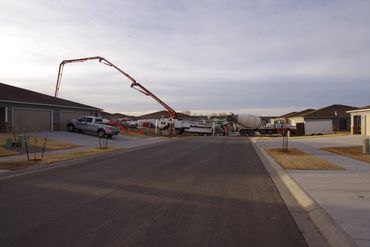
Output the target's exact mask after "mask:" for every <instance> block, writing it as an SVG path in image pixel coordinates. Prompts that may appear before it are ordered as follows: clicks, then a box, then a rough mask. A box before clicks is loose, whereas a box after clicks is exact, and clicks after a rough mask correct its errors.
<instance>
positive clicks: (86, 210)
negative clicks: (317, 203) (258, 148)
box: [0, 137, 307, 247]
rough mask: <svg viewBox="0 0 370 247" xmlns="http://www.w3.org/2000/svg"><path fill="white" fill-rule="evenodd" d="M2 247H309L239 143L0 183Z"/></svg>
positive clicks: (136, 155) (187, 142)
mask: <svg viewBox="0 0 370 247" xmlns="http://www.w3.org/2000/svg"><path fill="white" fill-rule="evenodd" d="M0 246H53V247H54V246H153V247H165V246H171V247H177V246H189V247H190V246H191V247H194V246H212V247H215V246H222V247H227V246H238V247H239V246H284V247H287V246H294V247H298V246H307V244H306V242H305V240H304V238H303V236H302V234H301V233H300V232H299V230H298V228H297V226H296V224H295V222H294V220H293V218H292V216H291V215H290V213H289V212H288V210H287V208H286V206H285V205H284V203H283V201H282V199H281V198H280V195H279V194H278V192H277V189H276V188H275V186H274V184H273V183H272V181H271V179H270V177H269V175H268V174H267V172H266V170H265V168H264V167H263V165H262V163H261V162H260V160H259V159H258V157H257V155H256V153H255V151H254V149H253V148H252V146H251V144H250V143H249V142H248V141H247V139H245V138H227V137H194V138H184V139H182V140H180V141H174V142H169V143H166V144H162V145H158V146H153V147H150V148H145V149H139V150H135V151H131V152H126V153H122V154H119V155H115V156H113V157H110V158H109V159H103V158H96V159H95V160H94V161H89V162H82V163H79V164H75V165H72V166H67V167H59V168H55V169H51V170H48V171H43V172H37V173H33V174H29V175H24V176H19V177H14V178H9V179H2V180H0Z"/></svg>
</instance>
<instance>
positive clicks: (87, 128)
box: [67, 117, 119, 137]
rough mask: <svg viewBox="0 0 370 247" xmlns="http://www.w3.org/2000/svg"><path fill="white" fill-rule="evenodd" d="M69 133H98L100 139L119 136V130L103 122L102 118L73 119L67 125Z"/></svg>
mask: <svg viewBox="0 0 370 247" xmlns="http://www.w3.org/2000/svg"><path fill="white" fill-rule="evenodd" d="M67 129H68V131H75V130H77V131H80V132H82V131H84V132H90V133H96V134H97V135H98V136H99V137H105V136H107V137H112V136H113V135H118V134H119V128H118V127H116V126H112V125H108V124H106V123H104V122H103V119H102V118H100V117H81V118H79V119H72V120H70V121H68V124H67Z"/></svg>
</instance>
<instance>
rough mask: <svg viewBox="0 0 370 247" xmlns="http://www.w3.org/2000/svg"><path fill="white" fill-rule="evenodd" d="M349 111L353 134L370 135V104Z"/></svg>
mask: <svg viewBox="0 0 370 247" xmlns="http://www.w3.org/2000/svg"><path fill="white" fill-rule="evenodd" d="M348 113H349V114H351V134H361V135H366V136H370V105H368V106H365V107H361V108H359V109H356V110H352V111H348Z"/></svg>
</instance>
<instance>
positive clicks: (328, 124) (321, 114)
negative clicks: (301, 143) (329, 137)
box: [288, 104, 357, 135]
mask: <svg viewBox="0 0 370 247" xmlns="http://www.w3.org/2000/svg"><path fill="white" fill-rule="evenodd" d="M354 109H357V108H356V107H353V106H347V105H339V104H335V105H330V106H327V107H324V108H321V109H318V110H313V109H307V110H305V111H302V112H298V113H296V114H293V115H291V116H290V117H289V118H288V119H289V120H290V122H291V124H292V125H295V126H296V127H297V132H299V133H300V134H301V135H313V134H332V133H336V132H337V131H341V132H342V131H343V132H346V131H348V132H349V131H350V126H351V117H350V114H349V113H347V111H350V110H354Z"/></svg>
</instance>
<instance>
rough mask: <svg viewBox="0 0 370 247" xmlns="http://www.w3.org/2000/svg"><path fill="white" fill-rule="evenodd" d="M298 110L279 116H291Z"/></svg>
mask: <svg viewBox="0 0 370 247" xmlns="http://www.w3.org/2000/svg"><path fill="white" fill-rule="evenodd" d="M297 113H298V112H296V111H293V112H290V113H287V114H284V115H281V116H279V118H289V117H290V116H293V115H294V114H297Z"/></svg>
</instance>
